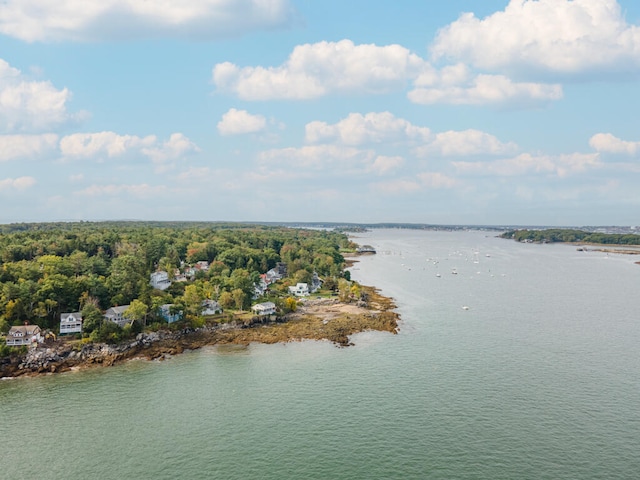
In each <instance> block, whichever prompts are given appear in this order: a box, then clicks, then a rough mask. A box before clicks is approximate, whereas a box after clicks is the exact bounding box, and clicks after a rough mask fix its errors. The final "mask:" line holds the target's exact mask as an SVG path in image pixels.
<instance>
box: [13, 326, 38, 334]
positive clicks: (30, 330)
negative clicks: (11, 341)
mask: <svg viewBox="0 0 640 480" xmlns="http://www.w3.org/2000/svg"><path fill="white" fill-rule="evenodd" d="M39 331H40V327H39V326H37V325H17V326H15V327H11V329H10V330H9V335H15V334H16V333H21V334H22V335H34V334H36V333H38V332H39Z"/></svg>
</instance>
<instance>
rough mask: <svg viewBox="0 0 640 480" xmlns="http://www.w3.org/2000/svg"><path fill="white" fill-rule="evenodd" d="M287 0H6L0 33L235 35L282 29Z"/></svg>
mask: <svg viewBox="0 0 640 480" xmlns="http://www.w3.org/2000/svg"><path fill="white" fill-rule="evenodd" d="M292 19H293V8H292V7H291V5H290V2H289V0H234V1H229V0H189V1H181V2H175V1H171V0H99V1H98V0H56V1H47V2H43V1H42V0H7V1H5V2H3V3H2V5H1V6H0V32H1V33H3V34H5V35H9V36H12V37H15V38H19V39H21V40H25V41H27V42H36V41H63V40H74V41H96V40H122V39H131V38H154V37H178V38H189V39H194V40H206V39H217V38H225V37H233V36H238V35H240V34H243V33H246V32H250V31H254V30H265V29H266V30H270V29H274V28H280V27H284V26H286V25H288V24H290V23H291V21H292Z"/></svg>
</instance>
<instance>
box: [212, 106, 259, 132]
mask: <svg viewBox="0 0 640 480" xmlns="http://www.w3.org/2000/svg"><path fill="white" fill-rule="evenodd" d="M217 126H218V132H220V135H238V134H242V133H255V132H259V131H261V130H264V128H265V127H266V126H267V120H266V119H265V118H264V117H263V116H262V115H252V114H250V113H249V112H247V111H246V110H236V109H235V108H231V109H230V110H229V111H228V112H227V113H225V114H224V115H222V120H220V121H219V122H218V125H217Z"/></svg>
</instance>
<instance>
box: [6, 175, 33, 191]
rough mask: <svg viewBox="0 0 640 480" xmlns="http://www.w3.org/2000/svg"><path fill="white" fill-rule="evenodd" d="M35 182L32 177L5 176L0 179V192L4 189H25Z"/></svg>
mask: <svg viewBox="0 0 640 480" xmlns="http://www.w3.org/2000/svg"><path fill="white" fill-rule="evenodd" d="M35 184H36V179H35V178H33V177H18V178H5V179H4V180H0V192H2V191H6V190H26V189H27V188H30V187H33V186H34V185H35Z"/></svg>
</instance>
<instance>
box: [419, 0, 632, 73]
mask: <svg viewBox="0 0 640 480" xmlns="http://www.w3.org/2000/svg"><path fill="white" fill-rule="evenodd" d="M431 52H432V54H433V56H434V57H435V58H449V59H455V60H459V61H462V62H465V63H469V64H471V65H474V66H475V67H478V68H482V69H491V70H500V71H507V72H514V71H518V70H524V71H535V70H537V71H544V72H557V73H562V74H576V73H583V72H593V73H598V74H600V73H602V72H621V71H637V70H638V67H640V28H639V27H638V26H636V25H629V24H627V23H626V21H625V19H624V16H623V14H622V12H621V9H620V6H619V5H618V3H617V2H616V0H536V1H533V0H511V1H510V2H509V4H508V5H507V7H506V8H505V9H504V11H500V12H496V13H494V14H492V15H490V16H488V17H486V18H484V19H479V18H477V17H476V16H475V15H474V14H473V13H464V14H462V15H461V16H460V17H459V18H458V20H456V21H455V22H453V23H451V24H449V25H448V26H446V27H445V28H443V29H442V30H440V32H439V33H438V35H437V37H436V39H435V41H434V43H433V45H432V46H431Z"/></svg>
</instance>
